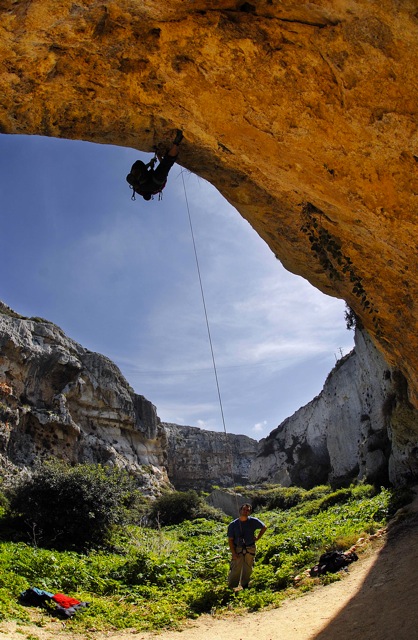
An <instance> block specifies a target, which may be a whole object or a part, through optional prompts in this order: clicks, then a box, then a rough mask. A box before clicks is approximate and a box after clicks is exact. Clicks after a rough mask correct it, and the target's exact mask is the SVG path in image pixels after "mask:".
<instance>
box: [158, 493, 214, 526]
mask: <svg viewBox="0 0 418 640" xmlns="http://www.w3.org/2000/svg"><path fill="white" fill-rule="evenodd" d="M201 502H202V501H201V498H199V496H198V495H197V493H196V491H173V492H172V493H165V494H164V495H162V496H160V497H159V498H157V500H156V501H155V502H154V503H153V505H152V508H151V512H150V518H151V520H152V521H153V522H154V523H155V524H161V525H169V524H179V523H180V522H183V520H193V518H197V517H199V516H200V513H199V510H200V508H201Z"/></svg>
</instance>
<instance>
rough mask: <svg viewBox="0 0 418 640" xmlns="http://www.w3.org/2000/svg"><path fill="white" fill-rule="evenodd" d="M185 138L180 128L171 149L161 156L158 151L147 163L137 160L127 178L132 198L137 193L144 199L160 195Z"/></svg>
mask: <svg viewBox="0 0 418 640" xmlns="http://www.w3.org/2000/svg"><path fill="white" fill-rule="evenodd" d="M182 139H183V132H182V131H180V130H178V131H177V134H176V137H175V138H174V141H173V144H172V147H171V149H170V150H169V151H168V152H167V153H166V154H165V155H164V156H159V155H158V154H157V153H156V154H155V157H154V158H152V160H150V161H149V162H148V164H145V163H144V162H142V160H137V161H136V162H134V164H133V165H132V167H131V171H130V173H128V175H127V176H126V180H127V182H128V183H129V186H130V188H131V189H132V198H131V199H132V200H135V194H136V193H137V194H138V195H140V196H142V197H143V198H144V200H152V198H153V196H155V195H157V194H158V196H159V199H161V192H162V190H163V189H164V187H165V185H166V183H167V178H168V173H169V171H170V169H171V167H172V166H173V164H174V163H175V161H176V160H177V156H178V153H179V144H180V142H181V141H182ZM157 158H158V160H159V164H158V167H157V168H156V169H154V165H155V163H156V162H157Z"/></svg>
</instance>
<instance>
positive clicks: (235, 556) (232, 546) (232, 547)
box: [228, 538, 238, 560]
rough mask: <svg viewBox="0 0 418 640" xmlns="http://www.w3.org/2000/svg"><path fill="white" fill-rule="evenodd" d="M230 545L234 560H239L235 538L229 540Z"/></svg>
mask: <svg viewBox="0 0 418 640" xmlns="http://www.w3.org/2000/svg"><path fill="white" fill-rule="evenodd" d="M228 544H229V548H230V550H231V553H232V559H233V560H236V559H237V558H238V554H237V552H236V551H235V545H234V538H228Z"/></svg>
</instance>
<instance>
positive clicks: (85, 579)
mask: <svg viewBox="0 0 418 640" xmlns="http://www.w3.org/2000/svg"><path fill="white" fill-rule="evenodd" d="M252 498H253V502H254V505H257V506H256V513H255V515H256V516H257V517H259V518H261V519H262V520H263V521H264V522H265V523H266V524H267V525H268V531H267V533H266V534H265V536H264V537H263V538H262V540H261V541H260V542H259V544H258V553H257V559H256V564H255V568H254V572H253V576H252V582H251V588H250V589H247V590H243V591H239V592H234V591H231V590H230V589H228V588H227V586H226V577H227V573H228V563H229V558H230V553H229V549H228V545H227V538H226V528H227V523H228V521H229V520H230V519H229V518H225V520H224V521H216V520H209V519H204V518H197V519H195V520H188V521H184V522H182V523H180V524H177V525H171V526H165V527H161V526H160V527H157V528H148V527H144V526H136V525H134V524H130V525H128V526H124V527H121V526H114V527H113V528H112V533H111V536H110V538H109V541H108V543H107V544H106V546H105V547H102V548H100V549H95V550H90V551H89V552H88V553H84V554H82V553H76V552H74V551H56V550H53V549H52V550H51V549H45V548H42V547H40V546H37V545H35V544H28V543H25V542H21V541H20V542H17V541H13V542H12V541H10V540H11V539H12V536H11V535H10V532H9V533H8V534H7V535H6V534H4V533H3V534H2V536H1V541H0V619H3V620H5V619H12V618H13V619H16V620H21V621H25V620H29V616H30V612H31V609H30V608H28V607H24V606H22V605H21V604H19V594H20V593H21V592H22V591H24V590H25V589H27V588H28V587H30V586H33V587H38V588H41V589H44V590H46V591H50V592H53V593H56V592H61V593H65V594H67V595H71V596H73V597H75V598H77V599H79V600H81V601H87V602H89V603H90V605H89V607H88V608H86V609H85V610H84V611H82V612H80V613H78V614H77V615H76V616H75V617H74V618H72V619H71V620H70V621H69V622H67V626H66V628H67V629H69V630H74V631H79V632H82V631H88V630H92V629H94V630H114V629H124V628H136V629H137V630H138V631H141V630H152V629H161V628H163V627H171V628H174V627H176V626H178V625H180V624H181V623H182V621H184V620H185V619H186V618H194V617H197V616H198V615H199V614H201V613H203V612H215V611H216V612H222V611H223V610H226V609H228V610H236V611H244V610H249V611H255V610H258V609H261V608H264V607H272V606H273V607H274V606H277V605H278V604H279V603H280V602H281V601H282V600H283V599H284V598H286V597H288V596H289V595H290V594H294V593H297V592H298V591H300V592H302V591H306V590H309V589H311V588H312V586H313V585H314V584H317V583H318V580H322V581H325V582H327V581H330V580H337V579H339V574H327V575H326V576H324V577H323V578H319V579H318V578H315V579H313V578H310V577H309V576H307V575H306V574H304V571H306V569H309V568H311V567H312V566H313V565H314V564H316V562H317V560H318V558H319V555H320V554H321V553H322V552H324V551H328V550H333V549H341V550H346V549H348V548H349V547H350V546H351V545H352V544H354V543H355V542H356V541H357V540H358V538H359V537H360V536H363V535H369V534H373V533H374V532H376V531H377V530H378V529H380V528H381V527H383V526H384V525H385V523H386V521H387V518H388V516H389V515H390V514H391V513H393V511H394V510H395V509H396V508H397V507H398V506H400V504H401V501H400V497H399V495H396V494H395V493H394V492H392V491H391V490H388V489H381V490H380V491H376V490H375V489H373V487H371V486H368V485H358V486H353V487H351V488H348V489H340V490H338V491H333V490H332V489H331V488H330V487H326V486H323V487H317V488H315V489H312V490H310V491H305V490H302V489H297V488H290V489H284V488H280V487H264V488H263V489H260V490H258V491H256V492H253V496H252ZM0 526H1V521H0ZM297 575H299V576H302V579H298V580H297V581H295V579H294V578H295V576H297ZM50 615H53V614H51V613H48V612H45V616H46V617H49V616H50Z"/></svg>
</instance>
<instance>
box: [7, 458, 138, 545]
mask: <svg viewBox="0 0 418 640" xmlns="http://www.w3.org/2000/svg"><path fill="white" fill-rule="evenodd" d="M136 494H137V491H136V487H135V483H134V480H133V478H131V477H130V476H128V474H127V473H126V472H123V471H120V470H117V469H107V468H106V469H105V468H103V467H102V466H100V465H87V464H84V465H83V464H82V465H77V466H75V467H69V466H67V465H65V464H64V463H56V462H55V463H50V462H49V463H45V464H44V465H42V466H41V467H39V468H38V470H37V471H35V473H34V474H33V475H32V476H31V477H29V478H25V479H23V480H21V482H20V483H19V484H18V485H17V487H16V488H14V489H13V490H11V492H10V512H11V513H12V514H13V515H15V516H16V521H17V522H18V523H20V527H21V529H22V530H26V531H27V532H29V534H30V535H31V537H32V541H34V542H37V543H42V545H43V546H46V547H52V548H55V549H76V550H84V549H86V548H92V547H94V546H98V545H101V544H103V543H104V541H105V539H106V536H107V534H108V532H109V530H110V528H111V526H112V525H113V524H122V523H123V522H124V521H125V520H126V517H127V510H128V508H129V507H130V506H131V505H132V503H133V502H135V499H136Z"/></svg>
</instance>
